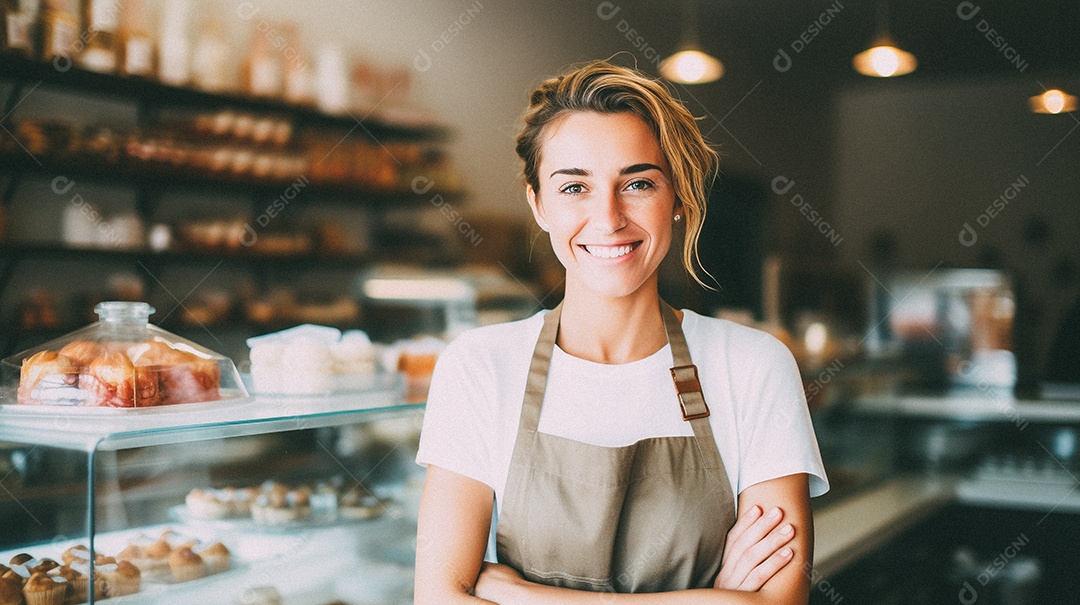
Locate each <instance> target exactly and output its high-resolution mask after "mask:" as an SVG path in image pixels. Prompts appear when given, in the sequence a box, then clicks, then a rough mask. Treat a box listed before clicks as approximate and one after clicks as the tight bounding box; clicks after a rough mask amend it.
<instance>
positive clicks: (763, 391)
mask: <svg viewBox="0 0 1080 605" xmlns="http://www.w3.org/2000/svg"><path fill="white" fill-rule="evenodd" d="M753 359H754V362H753V363H754V370H753V371H752V372H750V373H749V375H748V376H747V382H746V383H744V384H743V385H742V386H743V388H742V389H740V391H741V397H740V398H741V399H743V401H742V402H741V405H740V408H741V410H740V414H741V415H742V419H741V423H740V424H741V425H742V426H744V427H747V428H748V430H747V431H746V432H745V433H744V434H743V435H741V436H740V441H741V442H742V443H741V447H740V451H741V456H742V460H741V461H740V469H741V472H740V476H739V492H740V493H741V492H742V490H744V489H746V488H747V487H749V486H751V485H754V484H756V483H761V482H762V481H768V480H770V479H776V478H778V477H783V476H786V475H792V474H796V473H806V474H808V475H809V479H810V481H809V484H810V496H811V497H814V496H820V495H822V494H824V493H825V492H827V491H829V482H828V478H827V477H826V476H825V466H824V464H822V461H821V452H820V451H819V449H818V444H817V437H816V436H815V435H814V427H813V424H812V423H811V421H810V410H809V409H808V408H807V405H806V394H805V392H804V391H803V385H802V378H801V376H800V374H799V368H798V366H797V365H796V363H795V358H794V357H793V356H792V355H791V352H790V351H789V350H788V348H787V347H786V346H784V345H783V343H781V342H780V341H778V340H776V339H775V338H773V337H771V336H768V337H766V338H763V339H762V341H761V343H760V346H759V347H757V349H756V354H755V355H754V358H753Z"/></svg>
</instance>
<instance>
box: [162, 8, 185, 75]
mask: <svg viewBox="0 0 1080 605" xmlns="http://www.w3.org/2000/svg"><path fill="white" fill-rule="evenodd" d="M190 14H191V0H165V7H164V9H163V11H162V18H161V35H160V37H159V40H160V48H159V49H158V78H159V79H160V80H161V81H162V82H164V83H166V84H172V85H174V86H183V85H184V84H187V83H188V80H189V79H190V78H191V56H190V55H191V43H190V41H189V40H188V16H189V15H190Z"/></svg>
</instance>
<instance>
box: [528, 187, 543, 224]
mask: <svg viewBox="0 0 1080 605" xmlns="http://www.w3.org/2000/svg"><path fill="white" fill-rule="evenodd" d="M525 197H526V198H527V199H528V200H529V208H531V209H532V213H533V218H534V219H536V224H537V225H546V224H548V222H547V219H545V218H544V209H543V208H541V207H540V198H539V197H538V196H537V195H536V191H534V190H533V188H532V185H525Z"/></svg>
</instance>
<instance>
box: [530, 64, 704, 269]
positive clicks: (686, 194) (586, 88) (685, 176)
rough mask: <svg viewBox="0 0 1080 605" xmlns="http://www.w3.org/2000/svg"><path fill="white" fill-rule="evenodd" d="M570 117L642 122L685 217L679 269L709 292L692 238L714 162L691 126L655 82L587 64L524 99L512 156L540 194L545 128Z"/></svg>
mask: <svg viewBox="0 0 1080 605" xmlns="http://www.w3.org/2000/svg"><path fill="white" fill-rule="evenodd" d="M573 111H595V112H599V113H621V112H626V113H631V114H634V115H636V116H638V117H640V118H641V119H643V120H644V121H645V123H646V124H648V125H649V127H650V128H651V129H652V131H653V134H655V135H656V139H657V141H658V142H659V144H660V151H661V152H662V153H663V154H664V158H665V159H666V160H667V163H668V166H670V167H671V180H672V184H673V186H674V189H675V199H676V203H679V204H682V206H683V211H684V214H685V216H686V237H685V238H684V240H683V249H682V264H683V267H684V268H685V269H686V271H687V272H688V273H689V274H690V276H691V277H693V279H694V281H696V282H697V283H699V284H701V285H702V286H704V287H706V288H709V286H708V285H707V284H705V282H703V281H702V280H701V278H700V277H699V276H698V272H697V268H699V267H700V268H701V270H702V271H704V272H705V274H708V271H707V270H705V268H704V267H703V266H702V264H701V258H700V257H699V256H698V249H697V244H698V237H699V236H700V235H701V227H702V225H703V224H704V223H705V207H706V202H707V201H708V190H709V189H710V188H711V187H712V181H713V179H714V178H715V176H716V172H717V168H718V166H719V156H718V154H717V153H716V151H714V150H713V149H712V148H711V147H709V145H708V144H707V143H706V142H705V139H704V138H703V137H702V136H701V131H700V130H699V129H698V126H697V121H696V120H695V118H694V116H693V115H692V114H691V113H690V111H689V110H687V109H686V107H685V106H683V104H682V103H681V102H680V101H679V100H678V99H676V98H675V97H674V96H672V94H671V93H670V92H669V91H668V89H667V88H666V87H665V86H664V85H663V84H662V83H660V82H659V81H657V80H654V79H652V78H650V77H648V76H646V75H645V74H643V73H641V72H639V71H636V70H633V69H630V68H627V67H619V66H617V65H612V64H611V63H608V62H607V61H593V62H591V63H588V64H586V65H584V66H582V67H579V68H577V69H574V70H572V71H570V72H568V73H566V74H563V75H561V76H556V77H554V78H549V79H547V80H545V81H544V82H543V83H541V84H540V86H539V87H537V88H536V90H534V91H533V92H532V95H531V96H530V97H529V107H528V109H527V110H526V111H525V114H524V116H523V119H524V121H525V126H524V127H523V128H522V129H521V132H520V133H518V136H517V140H516V143H517V154H518V157H520V158H521V159H522V161H523V162H524V164H525V165H524V168H523V174H524V177H525V182H526V183H527V184H528V185H529V186H530V187H532V189H533V191H536V192H539V191H540V178H539V175H538V171H539V168H540V146H541V143H542V141H543V135H544V131H545V129H546V127H547V125H548V124H550V123H551V122H553V121H554V120H556V119H558V118H560V117H562V116H563V115H565V114H566V113H568V112H573Z"/></svg>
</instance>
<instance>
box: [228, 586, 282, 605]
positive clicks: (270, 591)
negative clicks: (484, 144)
mask: <svg viewBox="0 0 1080 605" xmlns="http://www.w3.org/2000/svg"><path fill="white" fill-rule="evenodd" d="M282 602H283V601H282V600H281V593H279V592H278V591H277V589H276V588H274V587H273V586H253V587H251V588H248V589H245V590H244V592H242V593H240V598H239V599H237V600H236V605H282Z"/></svg>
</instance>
